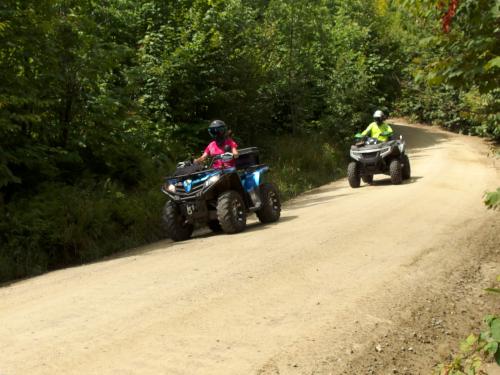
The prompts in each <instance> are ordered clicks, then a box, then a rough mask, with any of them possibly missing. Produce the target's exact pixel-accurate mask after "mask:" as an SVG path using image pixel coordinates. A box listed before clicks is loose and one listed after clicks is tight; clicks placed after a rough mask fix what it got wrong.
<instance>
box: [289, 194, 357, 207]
mask: <svg viewBox="0 0 500 375" xmlns="http://www.w3.org/2000/svg"><path fill="white" fill-rule="evenodd" d="M347 195H349V194H337V195H328V196H326V197H316V198H314V197H311V198H310V199H300V200H297V201H295V202H293V203H291V204H290V205H288V206H287V207H286V209H287V210H288V211H293V210H297V209H299V208H304V207H312V206H317V205H320V204H325V203H328V202H330V201H332V200H333V199H336V198H340V197H344V196H347Z"/></svg>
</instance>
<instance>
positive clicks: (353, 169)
mask: <svg viewBox="0 0 500 375" xmlns="http://www.w3.org/2000/svg"><path fill="white" fill-rule="evenodd" d="M347 180H348V181H349V185H351V187H352V188H358V187H359V185H360V183H361V181H360V176H359V165H358V163H356V162H355V161H351V162H350V163H349V165H348V166H347Z"/></svg>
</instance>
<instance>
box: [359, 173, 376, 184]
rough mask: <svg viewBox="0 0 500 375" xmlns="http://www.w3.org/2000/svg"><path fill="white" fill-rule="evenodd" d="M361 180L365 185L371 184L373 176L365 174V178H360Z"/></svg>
mask: <svg viewBox="0 0 500 375" xmlns="http://www.w3.org/2000/svg"><path fill="white" fill-rule="evenodd" d="M361 179H362V180H363V182H364V183H365V184H371V183H373V175H372V174H367V175H366V176H362V177H361Z"/></svg>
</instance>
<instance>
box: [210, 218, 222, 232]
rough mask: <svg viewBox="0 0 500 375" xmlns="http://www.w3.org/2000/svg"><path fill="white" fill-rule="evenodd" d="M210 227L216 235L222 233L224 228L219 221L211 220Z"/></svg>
mask: <svg viewBox="0 0 500 375" xmlns="http://www.w3.org/2000/svg"><path fill="white" fill-rule="evenodd" d="M208 227H209V228H210V230H211V231H212V232H214V233H220V232H222V227H221V225H220V223H219V220H210V221H209V222H208Z"/></svg>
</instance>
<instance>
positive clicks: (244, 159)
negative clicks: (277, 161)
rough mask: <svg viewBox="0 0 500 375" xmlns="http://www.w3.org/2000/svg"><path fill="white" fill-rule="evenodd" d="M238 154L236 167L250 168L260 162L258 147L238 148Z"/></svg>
mask: <svg viewBox="0 0 500 375" xmlns="http://www.w3.org/2000/svg"><path fill="white" fill-rule="evenodd" d="M238 154H239V155H238V158H237V159H236V169H248V168H250V167H254V166H256V165H259V164H260V161H259V149H258V148H257V147H248V148H242V149H240V150H238Z"/></svg>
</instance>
